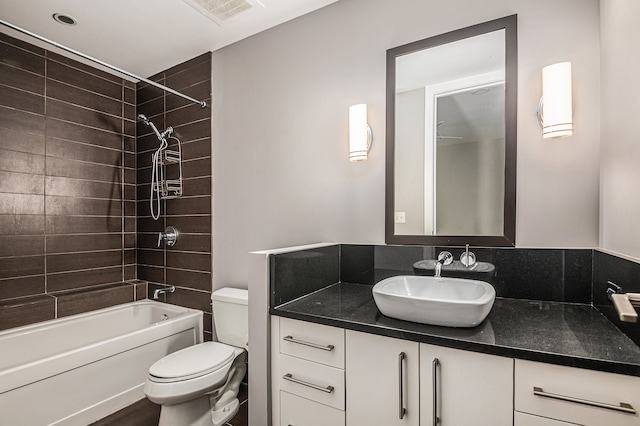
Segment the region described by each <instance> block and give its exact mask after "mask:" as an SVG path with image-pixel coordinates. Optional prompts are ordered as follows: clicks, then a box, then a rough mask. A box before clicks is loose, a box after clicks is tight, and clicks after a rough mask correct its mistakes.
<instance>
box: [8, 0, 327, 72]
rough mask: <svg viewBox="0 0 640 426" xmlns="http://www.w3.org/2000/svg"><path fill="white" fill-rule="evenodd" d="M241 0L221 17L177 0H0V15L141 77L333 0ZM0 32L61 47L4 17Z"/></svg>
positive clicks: (240, 38)
mask: <svg viewBox="0 0 640 426" xmlns="http://www.w3.org/2000/svg"><path fill="white" fill-rule="evenodd" d="M205 1H213V2H218V3H220V2H224V1H225V0H205ZM236 1H237V0H236ZM247 1H248V2H249V3H252V7H251V8H249V9H248V10H247V11H244V12H241V13H239V14H237V15H236V16H234V17H232V18H230V19H227V20H225V21H224V22H223V23H222V24H221V25H219V24H218V23H216V22H214V21H213V20H211V19H209V18H208V17H206V16H205V15H203V14H202V13H201V12H200V11H198V10H196V9H195V8H194V7H192V6H191V5H190V4H188V3H186V2H185V1H183V0H102V1H97V0H92V1H91V0H47V1H43V0H19V1H18V0H0V19H1V20H3V21H6V22H9V23H11V24H13V25H16V26H18V27H21V28H23V29H26V30H28V31H30V32H33V33H36V34H38V35H40V36H42V37H45V38H47V39H49V40H52V41H55V42H57V43H59V44H61V45H64V46H67V47H70V48H72V49H75V50H77V51H79V52H82V53H84V54H86V55H89V56H92V57H94V58H96V59H99V60H101V61H103V62H106V63H108V64H111V65H113V66H116V67H118V68H120V69H123V70H126V71H128V72H130V73H133V74H136V75H138V76H140V77H149V76H151V75H153V74H155V73H157V72H159V71H162V70H164V69H167V68H169V67H171V66H173V65H177V64H179V63H182V62H184V61H186V60H188V59H191V58H193V57H195V56H198V55H200V54H202V53H204V52H207V51H214V50H217V49H220V48H222V47H224V46H227V45H229V44H232V43H235V42H237V41H239V40H242V39H244V38H247V37H249V36H251V35H254V34H257V33H259V32H261V31H264V30H266V29H268V28H271V27H274V26H276V25H279V24H281V23H283V22H286V21H289V20H291V19H294V18H296V17H298V16H301V15H304V14H307V13H309V12H312V11H314V10H316V9H319V8H322V7H324V6H326V5H328V4H331V3H334V2H335V1H337V0H247ZM54 13H62V14H65V15H69V16H72V17H73V18H75V19H76V20H77V24H76V25H72V26H67V25H62V24H60V23H58V22H56V21H54V20H53V18H52V15H53V14H54ZM0 32H4V33H6V34H8V35H11V36H13V37H16V38H20V39H22V40H26V41H29V42H31V43H33V44H36V45H39V46H42V47H45V48H48V49H50V50H53V51H56V52H58V53H61V54H65V53H63V52H62V51H61V50H58V49H57V48H52V47H51V46H50V45H47V44H45V43H43V42H40V41H37V40H35V39H33V38H31V37H29V36H27V35H24V34H22V33H19V32H16V31H15V30H13V29H10V28H7V27H6V26H4V25H0ZM66 56H70V57H73V58H74V59H78V60H80V59H79V58H78V57H74V56H73V55H71V54H66ZM83 62H86V61H83Z"/></svg>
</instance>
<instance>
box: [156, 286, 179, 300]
mask: <svg viewBox="0 0 640 426" xmlns="http://www.w3.org/2000/svg"><path fill="white" fill-rule="evenodd" d="M174 291H176V286H174V285H170V286H168V287H160V288H156V289H155V290H153V300H158V299H159V298H160V295H161V294H167V293H173V292H174Z"/></svg>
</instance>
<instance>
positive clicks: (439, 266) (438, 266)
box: [435, 260, 442, 278]
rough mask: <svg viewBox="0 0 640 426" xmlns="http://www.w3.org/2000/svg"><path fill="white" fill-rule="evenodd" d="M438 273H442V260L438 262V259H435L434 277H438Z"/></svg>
mask: <svg viewBox="0 0 640 426" xmlns="http://www.w3.org/2000/svg"><path fill="white" fill-rule="evenodd" d="M440 274H442V262H440V261H439V260H438V261H436V274H435V277H436V278H440Z"/></svg>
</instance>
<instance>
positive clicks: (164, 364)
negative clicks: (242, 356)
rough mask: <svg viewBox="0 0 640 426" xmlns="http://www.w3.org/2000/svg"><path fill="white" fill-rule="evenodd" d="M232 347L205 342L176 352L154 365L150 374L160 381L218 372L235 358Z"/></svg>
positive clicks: (150, 369)
mask: <svg viewBox="0 0 640 426" xmlns="http://www.w3.org/2000/svg"><path fill="white" fill-rule="evenodd" d="M234 354H235V352H234V350H233V348H232V347H231V346H228V345H225V344H224V343H219V342H205V343H200V344H198V345H194V346H189V347H188V348H185V349H181V350H179V351H177V352H174V353H172V354H170V355H167V356H166V357H164V358H162V359H161V360H159V361H157V362H156V363H154V364H153V365H152V366H151V367H150V368H149V374H150V375H151V376H153V377H157V378H159V379H179V380H185V379H189V378H194V377H199V376H202V375H204V374H208V373H210V372H212V371H215V370H218V369H220V368H221V367H223V366H225V365H227V364H229V363H231V362H232V361H233V359H234V358H235V355H234Z"/></svg>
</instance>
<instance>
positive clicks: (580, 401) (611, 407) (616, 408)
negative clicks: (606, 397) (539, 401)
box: [533, 386, 636, 414]
mask: <svg viewBox="0 0 640 426" xmlns="http://www.w3.org/2000/svg"><path fill="white" fill-rule="evenodd" d="M533 394H534V395H537V396H542V397H545V398H551V399H559V400H560V401H568V402H575V403H576V404H583V405H589V406H591V407H599V408H606V409H607V410H613V411H621V412H623V413H629V414H636V410H635V409H634V408H633V407H632V406H631V404H627V403H626V402H621V403H620V405H611V404H605V403H604V402H597V401H589V400H587V399H579V398H574V397H572V396H565V395H558V394H555V393H548V392H545V391H543V390H542V388H539V387H537V386H534V387H533Z"/></svg>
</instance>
